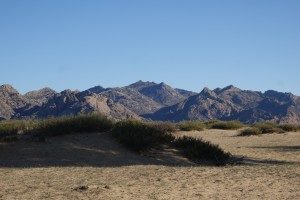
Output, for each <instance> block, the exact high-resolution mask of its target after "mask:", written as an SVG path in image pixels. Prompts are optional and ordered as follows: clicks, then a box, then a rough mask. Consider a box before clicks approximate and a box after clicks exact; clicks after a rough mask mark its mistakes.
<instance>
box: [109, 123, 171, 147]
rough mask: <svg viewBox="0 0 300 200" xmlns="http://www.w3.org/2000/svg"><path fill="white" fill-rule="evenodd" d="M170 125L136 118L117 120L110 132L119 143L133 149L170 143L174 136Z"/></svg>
mask: <svg viewBox="0 0 300 200" xmlns="http://www.w3.org/2000/svg"><path fill="white" fill-rule="evenodd" d="M171 132H173V129H172V127H170V126H168V125H166V124H164V123H158V122H156V123H146V122H142V121H137V120H127V121H121V122H118V123H117V124H116V125H115V126H114V129H113V131H112V134H113V136H114V137H115V138H117V140H118V141H120V143H122V144H124V145H125V146H127V147H128V148H130V149H133V150H135V151H142V150H145V149H147V148H149V147H152V146H154V145H157V144H163V143H170V142H171V141H172V140H173V139H174V138H175V137H174V136H173V135H172V134H171Z"/></svg>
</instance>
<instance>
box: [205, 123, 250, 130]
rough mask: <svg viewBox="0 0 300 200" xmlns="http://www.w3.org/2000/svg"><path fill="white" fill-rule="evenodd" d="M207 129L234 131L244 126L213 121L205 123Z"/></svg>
mask: <svg viewBox="0 0 300 200" xmlns="http://www.w3.org/2000/svg"><path fill="white" fill-rule="evenodd" d="M207 126H208V128H210V129H222V130H236V129H240V128H242V127H243V126H244V124H242V123H241V122H239V121H213V122H211V123H207Z"/></svg>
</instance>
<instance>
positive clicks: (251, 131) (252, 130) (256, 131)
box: [238, 127, 262, 136]
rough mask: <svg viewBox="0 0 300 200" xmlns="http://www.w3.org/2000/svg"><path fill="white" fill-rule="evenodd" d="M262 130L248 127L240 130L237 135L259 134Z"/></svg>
mask: <svg viewBox="0 0 300 200" xmlns="http://www.w3.org/2000/svg"><path fill="white" fill-rule="evenodd" d="M261 134H262V131H261V130H260V129H259V128H256V127H249V128H246V129H244V130H241V131H240V133H239V135H238V136H250V135H261Z"/></svg>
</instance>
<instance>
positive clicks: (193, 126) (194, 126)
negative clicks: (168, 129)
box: [178, 121, 205, 131]
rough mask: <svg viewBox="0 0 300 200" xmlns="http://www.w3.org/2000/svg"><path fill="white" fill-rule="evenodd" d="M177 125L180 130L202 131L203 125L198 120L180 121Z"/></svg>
mask: <svg viewBox="0 0 300 200" xmlns="http://www.w3.org/2000/svg"><path fill="white" fill-rule="evenodd" d="M178 127H179V129H180V130H182V131H203V130H204V128H205V125H204V124H203V123H202V122H199V121H185V122H180V123H179V124H178Z"/></svg>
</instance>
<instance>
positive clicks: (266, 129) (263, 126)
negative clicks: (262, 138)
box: [253, 122, 281, 133]
mask: <svg viewBox="0 0 300 200" xmlns="http://www.w3.org/2000/svg"><path fill="white" fill-rule="evenodd" d="M253 127H255V128H258V129H259V130H260V131H261V132H262V133H278V132H280V131H281V130H280V129H279V128H277V125H276V124H275V123H273V122H263V123H256V124H254V125H253Z"/></svg>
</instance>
